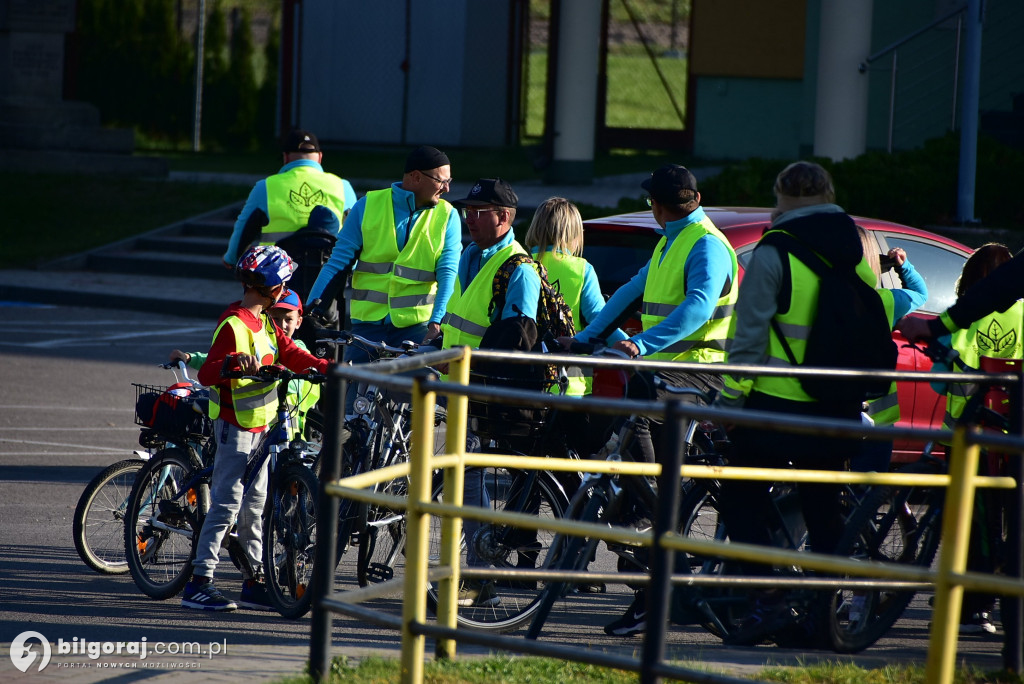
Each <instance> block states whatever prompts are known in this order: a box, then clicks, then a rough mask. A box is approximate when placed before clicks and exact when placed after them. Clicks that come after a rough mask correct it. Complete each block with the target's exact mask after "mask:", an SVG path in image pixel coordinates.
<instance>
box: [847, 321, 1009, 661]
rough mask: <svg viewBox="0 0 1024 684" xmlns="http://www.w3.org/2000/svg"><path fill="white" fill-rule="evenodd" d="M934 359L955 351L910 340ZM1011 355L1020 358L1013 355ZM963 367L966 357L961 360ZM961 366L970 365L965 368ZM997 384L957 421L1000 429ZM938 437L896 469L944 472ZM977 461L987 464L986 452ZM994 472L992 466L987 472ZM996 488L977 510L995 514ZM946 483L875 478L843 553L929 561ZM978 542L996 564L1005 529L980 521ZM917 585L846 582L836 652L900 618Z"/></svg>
mask: <svg viewBox="0 0 1024 684" xmlns="http://www.w3.org/2000/svg"><path fill="white" fill-rule="evenodd" d="M911 346H914V347H915V348H916V349H918V350H919V351H921V352H922V353H924V354H925V355H926V356H928V357H929V358H930V359H931V360H932V361H941V362H946V363H949V362H953V363H956V362H957V361H958V359H957V358H956V353H955V352H954V351H953V350H951V349H950V348H948V347H946V346H945V345H942V344H940V343H939V342H937V341H935V340H930V341H929V342H928V343H927V345H926V346H925V347H923V348H922V347H920V346H918V345H911ZM1016 363H1019V361H1017V362H1016ZM959 365H960V366H961V368H965V367H964V366H963V364H962V363H961V364H959ZM965 369H966V370H972V369H969V368H965ZM1000 389H1001V388H999V387H991V386H984V387H982V388H981V389H980V391H978V392H976V393H974V394H973V395H972V397H971V398H970V399H969V400H968V401H967V403H966V405H965V406H964V411H963V414H962V415H961V417H960V419H959V420H960V421H966V422H968V423H976V424H978V425H980V426H982V427H984V428H986V429H992V430H997V431H1004V430H1005V429H1006V425H1007V419H1006V416H1005V415H1003V414H1002V413H1000V412H999V411H996V410H993V409H992V408H990V407H989V406H988V405H987V404H989V403H990V399H991V393H992V392H999V391H1000ZM934 451H935V444H934V443H929V444H927V445H926V446H925V448H924V451H923V453H922V455H921V458H920V459H919V460H918V461H917V462H915V463H911V464H909V465H907V466H905V467H903V468H901V469H900V471H899V472H903V473H915V474H945V473H946V472H947V463H946V460H945V459H944V458H942V457H941V456H939V455H936V454H935V453H934ZM982 469H983V470H986V469H987V468H986V465H985V459H982ZM987 474H991V473H987ZM998 497H999V493H997V492H989V491H984V490H982V491H979V492H978V495H977V497H976V499H975V507H976V510H975V513H976V515H978V516H979V519H984V517H986V515H987V517H988V519H989V520H996V521H998V520H1000V519H1001V518H1000V514H999V511H1001V510H1002V506H1001V503H1000V502H999V501H998ZM944 504H945V488H943V487H919V486H909V485H907V486H887V485H879V486H875V487H872V488H870V489H869V490H868V491H867V492H866V493H865V495H864V497H863V498H862V500H861V503H860V505H859V506H858V507H857V508H856V510H855V511H854V512H853V514H852V515H851V516H850V519H849V521H848V523H847V527H846V532H845V534H844V536H843V539H841V540H840V542H839V548H841V549H843V550H844V554H846V555H850V556H851V557H853V558H860V559H864V560H876V561H887V562H895V563H905V564H911V565H919V566H923V567H929V566H930V565H931V563H932V561H933V560H934V558H935V554H936V552H937V550H938V547H939V543H940V541H941V533H942V509H943V506H944ZM982 544H984V545H985V547H987V548H990V549H992V555H993V558H994V559H995V560H994V561H993V565H994V566H998V565H999V562H1000V561H999V560H998V559H999V557H1000V555H1001V549H1002V546H1003V533H998V532H996V533H993V531H991V528H990V527H989V526H988V525H983V539H982ZM915 593H916V592H914V591H911V590H893V589H870V590H862V589H857V590H844V591H841V592H837V593H836V594H835V595H834V596H833V598H832V608H833V610H832V611H831V614H832V615H834V616H835V619H836V621H837V623H838V624H837V625H835V626H834V627H833V629H832V630H831V631H832V633H833V646H834V647H835V649H836V650H837V651H840V652H856V651H859V650H862V649H863V648H866V647H867V646H870V645H871V644H873V643H874V642H875V641H877V640H878V639H879V638H881V637H882V636H883V635H884V634H885V633H886V632H887V631H888V630H889V628H890V627H892V625H893V624H895V622H896V620H898V619H899V618H900V616H901V615H902V614H903V612H904V610H905V609H906V607H907V605H909V603H910V601H911V600H912V599H913V597H914V595H915Z"/></svg>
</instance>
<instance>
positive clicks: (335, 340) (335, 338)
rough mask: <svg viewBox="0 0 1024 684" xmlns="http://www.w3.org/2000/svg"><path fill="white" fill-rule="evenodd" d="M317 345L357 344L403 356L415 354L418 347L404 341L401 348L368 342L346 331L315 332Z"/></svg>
mask: <svg viewBox="0 0 1024 684" xmlns="http://www.w3.org/2000/svg"><path fill="white" fill-rule="evenodd" d="M316 341H317V343H324V344H340V345H342V346H347V345H350V344H359V345H362V346H364V347H367V348H369V349H376V350H377V351H381V352H386V353H388V354H403V355H408V356H411V355H412V354H415V353H416V352H417V351H418V350H419V348H420V345H419V344H417V343H416V342H413V341H412V340H404V341H403V342H402V346H401V347H393V346H391V345H389V344H386V343H385V342H374V341H373V340H369V339H367V338H365V337H363V336H362V335H357V334H356V333H354V332H350V331H348V330H328V329H323V330H317V340H316Z"/></svg>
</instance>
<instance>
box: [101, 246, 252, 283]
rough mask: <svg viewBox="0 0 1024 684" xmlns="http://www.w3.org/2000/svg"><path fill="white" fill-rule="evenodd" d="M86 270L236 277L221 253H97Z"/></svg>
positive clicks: (230, 278)
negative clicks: (225, 265) (229, 269)
mask: <svg viewBox="0 0 1024 684" xmlns="http://www.w3.org/2000/svg"><path fill="white" fill-rule="evenodd" d="M85 270H87V271H97V272H101V273H135V274H138V275H155V276H162V277H168V278H202V279H207V280H221V279H224V280H232V276H231V272H230V271H228V270H227V269H226V268H224V265H223V263H222V262H221V259H220V256H218V255H205V254H181V253H175V252H162V251H152V252H150V251H144V250H137V249H133V250H125V251H109V252H94V253H93V254H90V255H89V258H88V259H87V260H86V264H85Z"/></svg>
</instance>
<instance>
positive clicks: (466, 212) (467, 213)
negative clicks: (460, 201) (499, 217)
mask: <svg viewBox="0 0 1024 684" xmlns="http://www.w3.org/2000/svg"><path fill="white" fill-rule="evenodd" d="M492 211H493V212H494V213H496V214H500V213H501V212H502V210H501V209H463V210H462V218H464V219H470V218H471V219H478V218H480V217H481V216H483V215H484V214H489V213H491V212H492Z"/></svg>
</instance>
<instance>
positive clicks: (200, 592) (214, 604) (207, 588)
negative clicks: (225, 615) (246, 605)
mask: <svg viewBox="0 0 1024 684" xmlns="http://www.w3.org/2000/svg"><path fill="white" fill-rule="evenodd" d="M181 607H182V608H194V609H196V610H214V611H221V612H224V611H230V610H235V609H236V608H238V605H237V604H236V603H235V602H234V601H229V600H228V599H226V598H224V594H222V593H220V591H218V590H217V587H215V586H214V585H213V582H203V583H202V584H196V583H195V582H193V581H190V582H189V583H188V584H186V585H185V594H184V595H183V596H182V597H181Z"/></svg>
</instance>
